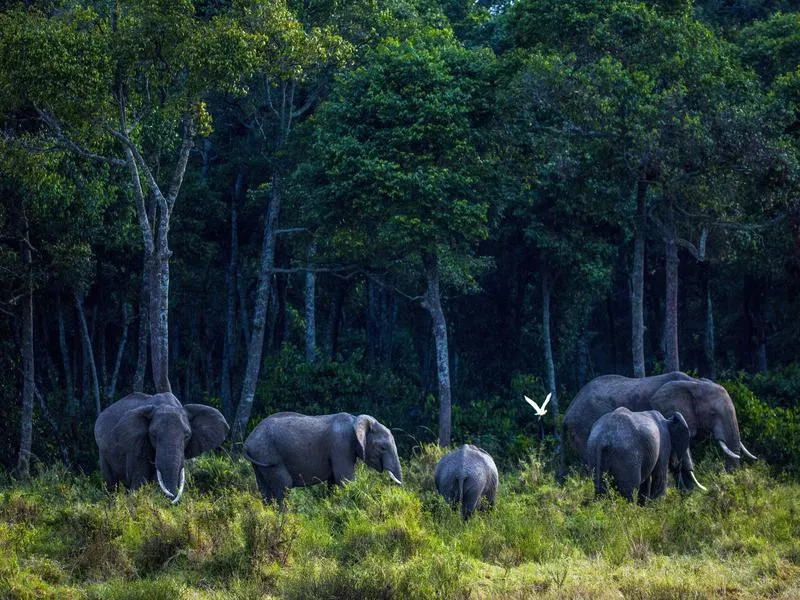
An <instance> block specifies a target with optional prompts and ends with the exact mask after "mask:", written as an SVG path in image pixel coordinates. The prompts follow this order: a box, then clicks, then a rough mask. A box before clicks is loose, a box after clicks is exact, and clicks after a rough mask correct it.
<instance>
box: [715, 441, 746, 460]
mask: <svg viewBox="0 0 800 600" xmlns="http://www.w3.org/2000/svg"><path fill="white" fill-rule="evenodd" d="M717 443H718V444H719V447H720V448H722V451H723V452H724V453H725V454H727V455H728V456H730V457H731V458H735V459H736V460H739V459H740V458H742V457H741V456H739V455H738V454H736V453H735V452H732V451H731V449H730V448H728V445H727V444H726V443H725V442H723V441H722V440H717Z"/></svg>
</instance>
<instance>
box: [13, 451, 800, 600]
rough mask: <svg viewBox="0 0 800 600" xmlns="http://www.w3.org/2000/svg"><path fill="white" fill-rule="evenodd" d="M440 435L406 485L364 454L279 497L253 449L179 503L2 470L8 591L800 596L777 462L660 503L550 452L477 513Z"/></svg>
mask: <svg viewBox="0 0 800 600" xmlns="http://www.w3.org/2000/svg"><path fill="white" fill-rule="evenodd" d="M439 456H441V450H439V449H438V448H436V447H434V446H426V447H424V448H422V449H417V451H415V453H414V456H413V457H412V458H411V460H409V461H408V462H406V463H404V465H403V467H404V474H405V480H406V481H405V485H404V486H403V487H398V486H395V485H393V484H392V483H391V482H390V481H389V480H388V478H387V477H385V476H384V475H383V474H380V473H376V472H374V471H371V470H369V469H366V468H364V467H363V466H360V467H359V469H358V475H357V480H356V481H355V482H352V483H349V484H348V485H346V486H343V487H340V488H336V489H334V490H332V491H330V490H328V489H327V488H326V487H325V486H317V487H314V488H308V489H297V490H293V491H292V492H291V493H290V495H289V498H288V503H287V504H288V505H287V510H286V511H284V512H281V511H280V510H278V509H277V508H276V507H275V506H265V505H264V504H263V503H262V502H261V500H260V499H259V497H258V495H257V491H256V489H255V483H254V481H253V477H252V472H251V471H250V469H249V467H248V465H247V463H246V462H245V461H244V460H241V459H238V460H235V459H232V458H230V457H228V456H223V455H209V456H204V457H201V458H198V459H195V460H194V461H192V464H191V465H190V478H189V480H188V481H187V490H188V491H187V492H186V494H185V495H184V498H183V500H182V501H181V503H180V505H178V506H171V505H170V504H169V502H168V501H167V500H166V499H165V498H164V497H163V496H162V495H161V494H160V493H159V492H158V490H157V489H156V487H155V486H153V485H148V486H145V487H143V488H141V489H140V490H138V491H136V492H133V493H130V494H127V493H125V492H123V491H119V490H118V491H114V492H113V493H107V492H105V491H104V490H103V488H102V486H101V484H100V482H99V480H98V478H97V477H91V478H88V477H84V476H78V475H75V474H73V473H70V472H68V471H65V470H63V469H59V468H56V467H53V468H49V469H46V470H42V471H40V472H39V474H38V475H37V476H36V477H34V478H33V479H32V480H31V481H30V482H28V483H26V484H24V485H23V484H14V485H12V484H10V483H9V484H5V485H4V486H3V487H0V597H3V598H6V597H8V598H20V599H23V598H24V599H27V598H66V599H70V598H76V599H84V598H88V599H93V598H103V599H106V598H109V599H138V598H142V599H145V598H146V599H148V600H150V599H160V598H170V599H171V600H174V599H177V598H187V599H189V598H191V599H198V600H203V599H216V598H219V599H222V598H234V599H243V600H244V599H255V598H265V597H267V598H269V597H275V598H319V599H323V598H353V599H356V598H358V599H361V598H479V599H480V598H487V599H489V598H498V599H499V598H534V597H535V598H539V597H542V598H619V597H624V598H639V599H659V598H677V597H680V598H708V597H720V598H723V597H724V598H741V599H745V598H766V597H770V598H774V597H779V598H780V597H783V598H796V597H798V596H800V493H799V492H800V485H798V484H797V483H795V482H793V481H790V480H779V479H776V478H774V477H773V476H772V475H771V474H770V473H769V472H768V470H767V468H766V467H765V466H764V465H763V464H759V463H755V464H749V465H746V466H745V467H744V468H742V469H741V470H739V471H737V472H735V473H732V474H729V473H725V472H724V471H723V470H722V469H721V465H720V464H719V463H714V462H704V463H701V464H700V466H699V467H698V477H699V478H700V479H701V480H702V481H703V483H705V484H706V485H707V487H708V488H709V491H708V492H707V493H695V494H692V495H689V496H684V495H681V494H679V493H677V491H676V490H675V489H672V488H671V489H670V490H669V491H668V493H667V496H666V497H665V498H663V499H661V500H658V501H655V502H651V503H649V504H648V505H646V506H643V507H642V506H637V505H635V504H629V503H628V502H626V501H625V500H623V499H621V498H620V497H618V496H616V495H611V496H609V497H606V498H602V499H599V500H596V499H594V496H593V488H592V484H591V481H590V480H589V479H588V478H587V477H584V476H582V475H579V474H573V475H572V476H570V477H568V478H567V480H566V482H565V484H564V485H563V486H559V485H557V484H556V482H555V481H554V479H553V477H552V474H551V473H550V472H549V471H547V470H546V469H544V468H543V466H542V461H541V459H540V458H538V457H537V456H535V455H534V456H531V457H530V458H529V459H528V460H526V461H524V462H522V463H520V464H519V465H518V467H517V469H515V470H513V471H510V472H506V473H503V474H501V489H500V493H499V494H498V501H497V504H496V506H495V507H494V509H493V510H489V511H486V512H482V513H477V514H476V515H475V516H474V517H473V518H472V519H471V520H469V521H468V522H466V523H464V522H462V521H461V519H460V518H459V515H458V513H457V512H455V511H452V510H451V509H450V508H449V507H448V506H447V504H446V503H445V502H444V500H442V499H441V498H440V497H439V496H438V495H437V494H436V492H435V490H434V488H433V483H432V472H433V466H434V465H435V463H436V460H437V459H438V458H439Z"/></svg>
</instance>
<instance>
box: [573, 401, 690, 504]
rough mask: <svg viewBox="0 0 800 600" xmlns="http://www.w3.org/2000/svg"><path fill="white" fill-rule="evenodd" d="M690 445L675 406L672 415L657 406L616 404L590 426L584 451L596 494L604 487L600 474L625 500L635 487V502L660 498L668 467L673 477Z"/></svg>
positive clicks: (684, 422)
mask: <svg viewBox="0 0 800 600" xmlns="http://www.w3.org/2000/svg"><path fill="white" fill-rule="evenodd" d="M688 449H689V427H688V426H687V425H686V420H685V419H684V418H683V415H682V414H681V413H679V412H676V413H674V414H673V416H672V418H671V419H667V418H665V417H664V416H663V415H662V414H661V413H660V412H658V411H657V410H647V411H644V412H631V411H630V410H628V409H627V408H625V407H620V408H618V409H616V410H615V411H614V412H610V413H606V414H604V415H603V416H602V417H600V418H599V419H598V420H597V421H596V422H595V424H594V425H593V426H592V431H591V433H590V434H589V440H588V443H587V451H588V452H587V454H588V456H589V459H590V460H591V461H592V467H593V468H594V489H595V493H596V494H601V493H603V492H605V483H604V481H603V474H604V473H610V474H611V478H612V481H613V482H614V487H616V488H617V490H618V491H619V493H620V494H622V495H623V496H624V497H625V498H627V499H628V500H633V491H634V490H639V502H640V503H643V502H644V500H645V499H649V498H659V497H660V496H663V495H664V492H665V491H666V487H667V468H669V470H670V471H672V473H673V475H674V476H675V478H676V481H677V480H678V477H679V476H680V470H681V465H682V463H683V459H684V457H685V456H687V451H688Z"/></svg>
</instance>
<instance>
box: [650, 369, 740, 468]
mask: <svg viewBox="0 0 800 600" xmlns="http://www.w3.org/2000/svg"><path fill="white" fill-rule="evenodd" d="M650 402H651V405H652V407H653V408H654V409H656V410H658V411H660V412H661V413H662V414H663V415H664V416H666V417H669V416H671V415H672V414H673V413H675V412H676V411H677V412H680V413H681V415H682V416H683V417H684V419H685V421H686V424H687V425H688V427H689V434H690V436H691V437H695V436H697V435H698V434H700V435H701V436H705V435H708V436H710V437H711V438H712V439H713V440H715V441H716V442H717V443H718V444H719V446H720V448H722V451H723V452H724V453H725V466H726V468H727V469H728V470H732V469H735V468H736V467H737V466H738V465H739V459H740V458H741V456H740V454H738V453H739V452H744V453H745V454H746V455H747V456H749V457H750V458H753V459H754V458H755V456H753V455H752V454H750V452H748V451H747V449H746V448H745V447H744V445H743V444H742V440H741V437H740V435H739V424H738V422H737V420H736V409H735V408H734V406H733V401H732V400H731V397H730V396H729V395H728V392H727V391H726V390H725V388H724V387H722V386H721V385H719V384H716V383H714V382H713V381H710V380H708V379H700V380H694V381H671V382H669V383H666V384H664V385H663V386H661V388H659V390H658V391H657V392H656V393H655V394H654V395H653V397H652V399H651V401H650ZM690 470H691V469H690Z"/></svg>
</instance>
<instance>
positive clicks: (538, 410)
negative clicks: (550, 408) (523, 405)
mask: <svg viewBox="0 0 800 600" xmlns="http://www.w3.org/2000/svg"><path fill="white" fill-rule="evenodd" d="M552 395H553V394H552V393H550V394H547V398H545V399H544V402H542V405H541V406H539V405H538V404H536V402H534V401H533V400H531V399H530V398H528V397H527V396H525V395H524V394H523V398H525V402H527V403H528V404H530V405H531V406H532V407H533V410H535V411H536V414H537V415H539V418H540V419H541V418H542V417H543V416H545V415H546V414H547V410H546V409H545V407H546V406H547V403H548V402H550V396H552Z"/></svg>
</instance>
